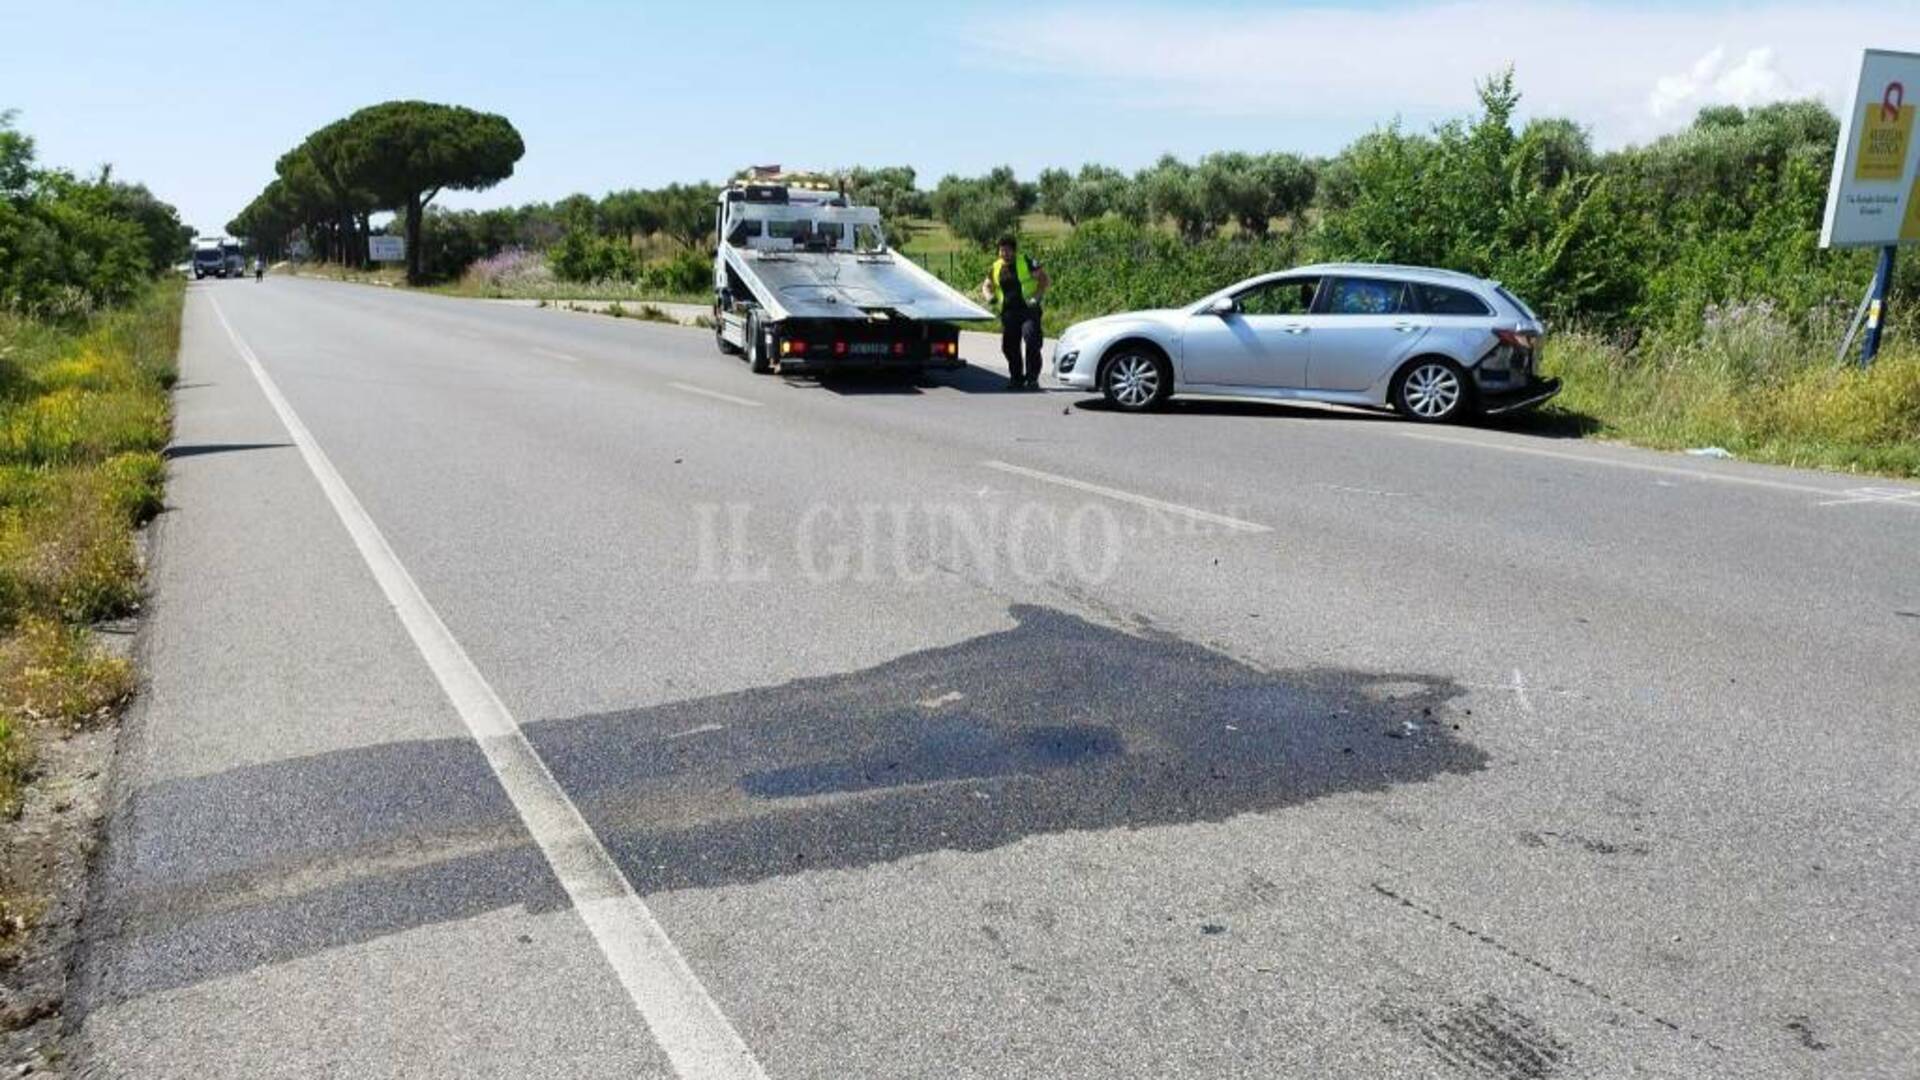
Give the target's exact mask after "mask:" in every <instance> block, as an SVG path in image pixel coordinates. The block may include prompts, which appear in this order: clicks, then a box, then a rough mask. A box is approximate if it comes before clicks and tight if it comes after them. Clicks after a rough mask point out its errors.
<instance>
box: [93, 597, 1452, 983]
mask: <svg viewBox="0 0 1920 1080" xmlns="http://www.w3.org/2000/svg"><path fill="white" fill-rule="evenodd" d="M1011 614H1012V615H1013V617H1014V619H1015V620H1016V621H1017V625H1015V626H1014V627H1013V628H1011V629H1008V630H1005V631H1001V632H998V633H992V634H986V635H983V636H980V637H977V638H974V639H972V640H969V641H965V642H961V643H959V644H956V645H951V646H947V647H943V648H937V649H929V650H926V651H923V652H919V653H914V654H910V655H907V656H903V657H900V658H898V659H896V660H893V661H889V662H887V663H884V664H881V665H879V666H876V667H873V668H869V669H866V670H863V671H856V672H852V673H848V674H844V675H833V676H827V677H823V678H815V679H803V680H799V681H795V682H792V683H787V684H785V685H780V686H771V687H765V688H761V689H755V690H748V691H744V692H739V693H732V694H725V695H719V696H715V697H710V698H703V699H698V700H692V701H683V702H675V703H670V704H666V705H659V706H653V707H648V708H639V709H633V710H628V711H624V712H615V713H607V714H601V715H593V716H584V717H578V718H571V719H553V720H546V721H542V722H538V723H532V724H528V725H526V733H527V737H528V738H529V739H530V740H531V741H532V743H533V745H534V747H535V748H536V749H537V750H538V751H539V753H540V754H541V756H542V758H543V759H544V760H545V761H546V763H547V764H548V766H549V768H550V769H551V770H552V772H553V775H554V777H555V778H556V779H557V780H558V781H559V782H560V783H561V785H562V786H563V787H564V788H565V789H566V790H567V791H568V793H569V794H570V795H571V797H572V798H573V799H574V801H575V802H576V803H577V804H578V806H579V808H580V810H581V812H582V814H583V815H584V816H585V817H586V819H587V821H588V822H589V824H591V825H592V827H593V828H594V829H595V830H596V832H597V833H598V835H599V836H600V838H601V839H602V841H603V842H604V843H605V844H606V846H607V848H608V850H610V851H611V852H612V853H613V855H614V858H615V859H616V860H617V861H618V863H619V864H620V866H621V868H622V870H623V871H624V872H625V873H626V875H627V877H628V879H629V880H630V881H631V882H632V883H633V885H634V887H635V889H636V890H638V891H639V892H641V893H642V894H647V893H653V892H659V891H664V890H671V889H684V888H698V887H712V886H722V885H731V884H740V883H746V882H753V881H759V880H762V879H766V878H772V877H778V876H782V875H786V874H790V873H794V872H798V871H804V870H814V869H819V868H823V867H858V866H866V865H870V864H874V863H883V862H890V861H893V860H897V859H901V858H904V857H907V856H910V855H916V854H920V853H924V852H931V851H938V850H959V851H986V850H991V849H993V848H996V847H1000V846H1002V845H1006V844H1011V843H1014V842H1016V841H1018V840H1021V839H1022V838H1025V837H1029V836H1034V835H1037V834H1045V833H1055V832H1062V831H1071V830H1107V829H1137V828H1149V827H1153V826H1160V825H1181V824H1187V823H1191V822H1199V821H1223V820H1226V819H1228V818H1231V817H1233V816H1236V815H1240V814H1246V813H1260V812H1268V811H1274V810H1278V809H1281V808H1283V807H1287V806H1290V805H1294V804H1297V803H1301V802H1304V801H1306V800H1310V799H1314V798H1318V797H1320V796H1323V795H1327V794H1331V793H1335V792H1352V791H1372V790H1381V789H1385V788H1388V787H1391V786H1393V785H1397V784H1403V783H1411V782H1417V781H1421V780H1426V779H1429V778H1432V777H1434V776H1437V775H1441V774H1449V773H1452V774H1465V773H1472V772H1475V771H1478V770H1480V769H1482V768H1484V767H1485V765H1486V763H1487V758H1486V755H1485V754H1483V753H1482V752H1481V751H1479V750H1478V749H1476V748H1474V747H1473V746H1471V745H1470V744H1468V743H1466V742H1463V741H1462V740H1461V739H1460V738H1459V737H1458V736H1457V735H1456V734H1454V730H1453V725H1452V723H1451V722H1450V720H1449V704H1450V703H1451V702H1452V701H1453V700H1454V699H1455V698H1456V697H1458V696H1459V695H1460V694H1461V693H1462V690H1461V688H1460V687H1459V686H1457V685H1456V684H1454V683H1451V682H1449V681H1446V680H1442V679H1437V678H1431V677H1426V676H1411V675H1395V674H1377V673H1362V672H1350V671H1338V670H1305V671H1282V672H1275V671H1266V670H1261V669H1259V668H1255V667H1252V666H1250V665H1248V664H1246V663H1244V662H1242V661H1240V660H1237V659H1235V658H1232V657H1230V656H1226V655H1224V654H1221V653H1218V652H1214V651H1212V650H1210V649H1207V648H1204V647H1202V646H1199V645H1195V644H1192V643H1190V642H1186V641H1183V640H1180V639H1178V638H1175V637H1172V636H1170V635H1166V634H1162V633H1159V632H1156V631H1153V630H1151V629H1148V630H1144V631H1141V632H1137V633H1128V632H1123V631H1121V630H1117V629H1113V628H1111V627H1106V626H1101V625H1097V624H1094V623H1090V622H1087V621H1085V620H1083V619H1080V618H1077V617H1075V616H1072V615H1069V614H1066V613H1062V612H1059V611H1054V610H1049V609H1045V608H1038V607H1016V608H1014V609H1013V610H1012V612H1011ZM633 662H634V663H645V662H646V660H645V658H644V657H641V656H635V657H634V658H633ZM111 836H112V838H113V839H112V846H111V847H110V848H109V851H108V856H107V859H106V861H105V863H104V864H103V869H102V870H101V872H100V875H99V877H98V879H97V882H96V885H97V890H96V899H95V902H94V904H93V906H92V912H93V914H92V915H91V916H90V918H89V922H88V925H87V927H86V930H85V937H86V942H87V944H86V946H85V948H86V953H85V960H84V963H85V971H86V972H87V973H88V974H87V978H86V979H85V980H84V982H85V986H86V988H87V989H86V992H85V994H84V998H83V1000H84V1007H86V1008H92V1007H98V1006H100V1005H103V1004H107V1003H111V1002H112V1001H115V1000H123V999H126V998H129V997H134V996H139V995H143V994H149V993H154V992H157V991H160V990H163V989H166V988H169V987H176V986H180V985H184V984H188V983H193V982H198V981H201V980H205V979H212V978H217V977H220V976H223V975H228V974H233V973H236V972H240V971H246V970H249V969H252V968H255V967H258V966H262V965H267V964H273V963H278V962H282V961H285V960H288V959H291V958H294V957H298V956H305V955H310V954H313V953H317V952H320V951H322V950H325V949H329V948H334V947H338V946H341V945H346V944H351V943H355V942H361V941H366V940H370V939H373V938H376V937H379V936H382V935H387V934H392V933H396V932H399V931H403V930H406V929H409V928H412V927H417V926H423V925H429V924H433V923H438V922H444V921H450V920H459V919H467V918H471V917H474V916H476V915H479V914H481V913H484V912H487V911H491V910H496V909H500V908H505V907H516V906H517V907H523V908H526V909H529V910H534V911H545V910H552V909H555V908H558V907H562V906H564V905H565V903H566V899H565V896H564V894H563V893H562V892H561V891H560V889H559V886H558V884H557V883H556V882H555V881H554V880H553V878H552V875H551V873H550V872H549V871H548V870H547V868H546V865H545V863H544V861H543V860H542V858H541V856H540V854H539V852H538V851H537V850H536V849H534V848H533V847H532V846H531V845H530V843H529V841H528V839H527V837H526V835H525V833H524V831H523V830H522V829H521V827H520V824H519V821H518V819H517V818H516V817H515V816H514V814H513V811H512V808H511V807H510V806H509V805H508V804H507V802H506V800H505V797H504V796H503V795H502V793H501V791H500V788H499V786H498V784H497V783H496V782H495V781H494V779H493V777H492V775H491V774H490V773H489V771H488V769H487V765H486V763H485V761H484V759H483V758H482V757H481V754H480V752H479V750H478V749H477V748H476V746H475V745H474V744H473V743H472V742H471V741H470V740H467V739H465V738H459V739H446V740H437V741H427V742H409V743H398V744H384V745H379V746H373V747H367V748H361V749H354V750H346V751H341V752H339V753H334V754H326V755H321V756H316V757H310V758H305V759H299V760H294V761H287V762H279V763H273V764H266V765H260V766H255V767H250V768H243V769H236V770H232V771H229V772H225V773H220V774H216V775H211V776H202V777H194V778H190V779H183V780H178V781H173V782H169V783H164V784H160V785H157V786H155V787H152V788H149V789H146V790H142V791H139V792H137V793H135V794H134V796H133V797H132V800H131V802H130V803H129V804H128V805H125V806H122V807H121V808H120V812H119V815H118V819H117V820H116V823H115V826H114V828H113V830H112V833H111Z"/></svg>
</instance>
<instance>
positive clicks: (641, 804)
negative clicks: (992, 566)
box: [526, 606, 1486, 893]
mask: <svg viewBox="0 0 1920 1080" xmlns="http://www.w3.org/2000/svg"><path fill="white" fill-rule="evenodd" d="M1012 615H1013V617H1014V619H1015V620H1016V623H1017V625H1016V626H1014V627H1013V628H1012V629H1009V630H1006V631H1002V632H998V633H994V634H988V635H984V636H981V637H977V638H974V639H971V640H968V641H965V642H961V643H959V644H956V645H952V646H947V647H943V648H938V649H931V650H927V651H924V652H920V653H915V654H912V655H909V656H905V657H901V658H899V659H896V660H893V661H889V662H887V663H885V664H882V665H879V666H877V667H873V668H869V669H866V670H863V671H858V672H853V673H849V674H845V675H835V676H828V677H823V678H814V679H804V680H800V681H796V682H792V683H788V684H785V685H782V686H775V687H766V688H760V689H754V690H748V691H742V692H739V693H733V694H727V695H722V696H718V697H711V698H704V699H699V700H693V701H685V702H677V703H672V704H667V705H661V706H655V707H651V708H645V709H636V710H632V711H627V712H618V713H610V714H603V715H597V716H587V717H581V718H578V719H569V720H553V721H545V722H541V723H537V724H530V725H527V729H526V730H527V735H528V737H529V738H530V739H531V740H532V742H533V744H534V747H535V748H536V749H537V750H538V751H539V753H540V755H541V757H542V758H543V759H545V760H546V762H547V764H548V766H549V767H550V768H551V769H552V771H553V774H554V776H555V777H556V778H557V779H559V781H560V783H561V784H562V786H564V787H565V788H566V789H567V791H568V793H569V794H570V795H571V796H572V797H573V799H574V801H575V802H576V803H577V804H579V806H580V809H581V811H582V813H583V814H585V815H586V817H587V820H588V821H589V823H590V824H592V825H593V827H594V828H595V829H596V830H597V831H598V832H599V834H600V836H601V838H602V840H603V841H604V842H605V843H606V844H607V846H608V848H609V850H611V851H612V852H613V853H614V855H615V857H616V858H617V859H618V860H619V861H620V863H621V865H622V867H623V869H625V870H626V872H627V874H628V876H629V877H630V878H631V879H632V880H633V884H634V887H635V888H636V889H637V890H639V891H640V892H642V893H648V892H654V891H659V890H664V889H674V888H684V887H690V886H704V885H718V884H726V883H733V882H742V881H753V880H758V879H762V878H766V877H770V876H776V875H780V874H785V873H790V872H793V871H796V870H805V869H816V868H821V867H847V866H860V865H866V864H870V863H875V862H883V861H891V860H894V859H899V858H902V857H905V856H908V855H913V854H917V853H921V852H926V851H933V850H940V849H957V850H967V851H980V850H987V849H990V848H994V847H998V846H1000V845H1003V844H1008V843H1011V842H1013V841H1016V840H1019V839H1021V838H1023V837H1026V836H1030V835H1035V834H1040V833H1050V832H1060V831H1066V830H1091V829H1108V828H1116V827H1131V828H1138V827H1145V826H1153V825H1166V824H1178V823H1184V822H1192V821H1219V820H1224V819H1226V818H1228V817H1231V816H1233V815H1236V814H1242V813H1248V812H1258V811H1264V810H1272V809H1276V808H1279V807H1283V806H1287V805H1290V804H1293V803H1298V802H1301V801H1303V800H1307V799H1312V798H1316V797H1318V796H1321V795H1326V794H1330V793H1334V792H1345V791H1357V790H1377V789H1381V788H1385V787H1388V786H1391V785H1394V784H1399V783H1407V782H1412V781H1418V780H1422V779H1426V778H1429V777H1432V776H1435V775H1438V774H1441V773H1467V772H1473V771H1476V770H1478V769H1481V768H1483V767H1485V764H1486V757H1485V755H1484V754H1482V753H1481V752H1480V751H1479V750H1477V749H1475V748H1474V747H1472V746H1471V745H1470V744H1468V743H1466V742H1464V741H1463V740H1461V739H1460V738H1459V736H1458V735H1457V734H1456V733H1454V732H1453V731H1452V730H1451V725H1450V724H1446V723H1441V722H1438V718H1439V717H1440V716H1442V715H1444V707H1445V706H1446V704H1447V703H1448V702H1449V701H1451V700H1452V699H1454V698H1455V697H1457V696H1459V695H1460V693H1461V692H1462V691H1461V689H1460V687H1458V686H1457V685H1455V684H1453V683H1450V682H1448V681H1445V680H1441V679H1434V678H1429V677H1425V676H1408V675H1381V674H1365V673H1358V672H1349V671H1338V670H1326V669H1315V670H1309V671H1286V672H1270V671H1263V670H1260V669H1258V668H1255V667H1252V666H1250V665H1248V664H1246V663H1244V662H1242V661H1240V660H1237V659H1234V658H1232V657H1229V656H1226V655H1224V654H1222V653H1218V652H1215V651H1212V650H1209V649H1206V648H1204V647H1201V646H1198V645H1195V644H1192V643H1190V642H1187V641H1184V640H1181V639H1178V638H1174V637H1171V636H1168V635H1165V634H1159V633H1147V634H1130V633H1125V632H1122V631H1119V630H1115V629H1111V628H1108V627H1104V626H1100V625H1097V624H1095V623H1091V622H1088V621H1086V620H1084V619H1081V618H1078V617H1075V616H1073V615H1070V614H1066V613H1063V612H1059V611H1055V610H1051V609H1047V608H1040V607H1031V606H1022V607H1016V608H1014V609H1013V610H1012ZM688 733H697V734H691V735H690V734H688Z"/></svg>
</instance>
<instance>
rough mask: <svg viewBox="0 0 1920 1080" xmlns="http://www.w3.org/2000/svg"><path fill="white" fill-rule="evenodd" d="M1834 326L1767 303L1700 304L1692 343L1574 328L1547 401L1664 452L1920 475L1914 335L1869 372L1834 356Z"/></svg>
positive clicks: (1918, 358) (1551, 364)
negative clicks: (1558, 387)
mask: <svg viewBox="0 0 1920 1080" xmlns="http://www.w3.org/2000/svg"><path fill="white" fill-rule="evenodd" d="M1837 339H1838V334H1837V332H1835V331H1834V329H1833V328H1832V327H1830V326H1828V325H1825V324H1822V325H1820V326H1818V327H1816V328H1812V329H1809V328H1807V327H1796V326H1793V325H1790V324H1789V322H1788V320H1786V319H1785V318H1783V317H1782V316H1781V315H1780V314H1779V313H1778V312H1777V311H1775V310H1774V309H1773V308H1772V307H1770V306H1769V305H1766V304H1744V305H1732V306H1728V307H1723V308H1716V309H1712V310H1710V311H1709V312H1708V313H1707V317H1706V319H1705V325H1704V329H1703V332H1702V333H1701V335H1700V336H1699V337H1698V338H1697V339H1695V340H1691V341H1676V342H1667V341H1660V340H1649V341H1644V342H1642V343H1640V345H1639V346H1638V347H1637V348H1635V349H1632V350H1628V349H1626V348H1623V347H1622V346H1621V345H1620V344H1618V343H1617V342H1613V341H1610V340H1608V339H1607V338H1605V337H1603V336H1600V335H1595V334H1590V333H1580V332H1573V333H1567V334H1561V335H1558V336H1557V337H1555V338H1553V339H1550V340H1549V343H1548V346H1547V354H1546V357H1545V361H1544V365H1543V366H1544V368H1545V370H1546V371H1547V372H1549V373H1550V374H1556V375H1559V376H1560V377H1561V378H1562V379H1564V380H1565V384H1566V388H1565V390H1563V391H1562V393H1561V396H1560V398H1559V399H1558V401H1557V402H1556V405H1555V408H1556V409H1557V410H1559V411H1561V412H1568V413H1575V414H1579V415H1582V416H1585V417H1590V418H1591V419H1592V420H1593V421H1595V422H1597V424H1598V431H1597V432H1596V433H1597V434H1601V435H1606V436H1612V437H1616V438H1622V439H1627V440H1631V441H1633V442H1637V443H1642V444H1645V445H1648V446H1654V447H1660V448H1664V449H1680V448H1689V447H1703V446H1718V447H1722V448H1724V449H1726V450H1729V451H1731V452H1733V453H1734V454H1736V455H1738V456H1740V457H1742V458H1748V459H1751V460H1756V461H1768V462H1775V463H1778V464H1784V465H1800V466H1809V467H1816V468H1827V469H1840V470H1850V471H1862V472H1875V473H1885V474H1888V475H1893V476H1906V477H1920V339H1916V338H1914V337H1902V338H1895V339H1893V340H1892V341H1891V342H1890V344H1889V345H1888V347H1887V348H1886V349H1884V350H1883V351H1882V352H1881V354H1880V356H1879V358H1878V360H1877V361H1876V362H1875V363H1874V365H1873V367H1872V368H1870V369H1866V370H1863V369H1861V368H1860V367H1859V366H1858V365H1857V364H1856V363H1854V362H1853V360H1852V358H1851V357H1848V358H1846V359H1844V360H1839V359H1836V358H1835V356H1834V351H1833V350H1834V344H1835V341H1837Z"/></svg>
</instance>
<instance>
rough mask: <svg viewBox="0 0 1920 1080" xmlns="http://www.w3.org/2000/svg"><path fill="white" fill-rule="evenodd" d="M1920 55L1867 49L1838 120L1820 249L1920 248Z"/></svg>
mask: <svg viewBox="0 0 1920 1080" xmlns="http://www.w3.org/2000/svg"><path fill="white" fill-rule="evenodd" d="M1916 104H1920V54H1915V53H1898V52H1887V51H1885V50H1882V49H1868V50H1867V51H1866V54H1865V55H1864V56H1862V57H1861V59H1860V82H1859V83H1858V84H1857V85H1856V86H1855V87H1854V91H1853V101H1852V102H1851V103H1850V104H1849V105H1848V106H1847V111H1846V112H1845V113H1844V114H1842V115H1841V118H1840V145H1839V146H1837V147H1835V148H1834V154H1833V178H1832V180H1831V181H1829V183H1828V186H1827V218H1826V222H1825V224H1824V225H1822V226H1821V229H1820V244H1821V246H1822V247H1884V246H1887V245H1891V244H1912V243H1920V191H1916V190H1915V187H1916V185H1920V168H1917V167H1916V166H1920V138H1917V137H1916V132H1915V130H1914V110H1915V105H1916Z"/></svg>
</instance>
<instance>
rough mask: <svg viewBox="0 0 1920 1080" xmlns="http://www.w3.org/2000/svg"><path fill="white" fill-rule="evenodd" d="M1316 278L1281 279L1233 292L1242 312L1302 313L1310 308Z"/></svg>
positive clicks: (1315, 286)
mask: <svg viewBox="0 0 1920 1080" xmlns="http://www.w3.org/2000/svg"><path fill="white" fill-rule="evenodd" d="M1319 285H1320V279H1318V278H1281V279H1280V280H1278V281H1269V282H1266V283H1265V284H1262V285H1255V286H1254V287H1253V288H1251V289H1248V290H1246V291H1245V292H1241V293H1236V294H1234V297H1233V300H1234V303H1235V304H1237V305H1238V306H1239V309H1240V314H1242V315H1305V314H1307V313H1309V312H1311V311H1312V310H1313V294H1314V291H1315V290H1316V289H1317V288H1318V287H1319Z"/></svg>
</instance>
